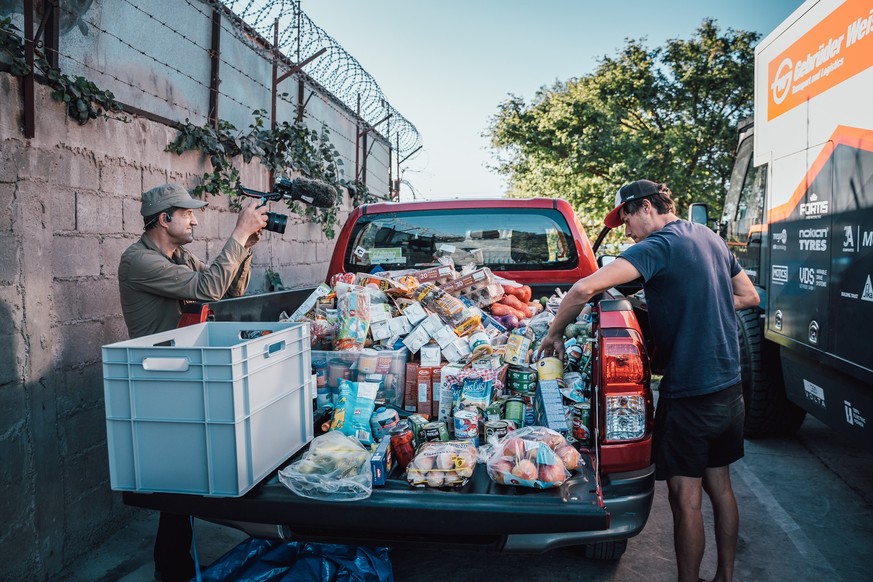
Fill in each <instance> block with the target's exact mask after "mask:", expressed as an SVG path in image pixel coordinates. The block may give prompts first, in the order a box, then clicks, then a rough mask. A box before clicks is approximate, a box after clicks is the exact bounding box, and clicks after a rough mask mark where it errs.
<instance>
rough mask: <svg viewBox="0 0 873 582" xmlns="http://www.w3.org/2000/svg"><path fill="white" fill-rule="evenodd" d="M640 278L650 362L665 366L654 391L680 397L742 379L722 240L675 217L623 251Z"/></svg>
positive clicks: (735, 268)
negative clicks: (648, 326) (652, 347)
mask: <svg viewBox="0 0 873 582" xmlns="http://www.w3.org/2000/svg"><path fill="white" fill-rule="evenodd" d="M621 257H622V258H623V259H626V260H628V261H629V262H630V263H631V264H632V265H633V266H634V267H636V269H637V270H638V271H639V272H640V274H641V275H642V276H643V281H644V283H643V288H644V289H645V293H646V303H647V304H648V313H649V323H650V324H651V329H652V336H653V338H654V342H655V357H656V358H657V360H659V361H660V362H662V363H663V371H664V378H663V380H662V381H661V384H660V387H659V389H658V390H659V394H660V395H661V396H662V397H665V398H682V397H687V396H699V395H702V394H710V393H713V392H718V391H719V390H723V389H725V388H728V387H730V386H733V385H734V384H736V383H737V382H739V381H740V348H739V339H738V336H737V320H736V313H735V311H734V295H733V282H732V281H731V279H732V278H733V277H735V276H736V275H738V274H739V272H740V270H741V269H740V266H739V264H738V263H737V261H736V259H735V258H734V256H733V254H732V253H731V252H730V251H729V250H728V248H727V245H726V244H725V242H724V240H722V239H721V238H720V237H719V236H718V235H717V234H715V233H714V232H712V231H711V230H709V229H708V228H706V227H705V226H702V225H700V224H694V223H691V222H688V221H685V220H675V221H673V222H670V223H668V224H667V225H666V226H664V228H662V229H661V230H659V231H657V232H654V233H652V234H650V235H649V236H648V237H646V238H645V239H643V240H642V241H640V242H638V243H637V244H635V245H633V246H632V247H630V248H629V249H627V250H626V251H625V252H623V253H622V254H621Z"/></svg>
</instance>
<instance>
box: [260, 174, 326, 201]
mask: <svg viewBox="0 0 873 582" xmlns="http://www.w3.org/2000/svg"><path fill="white" fill-rule="evenodd" d="M273 189H274V190H275V191H276V192H281V193H282V194H283V195H284V196H285V197H287V198H290V199H291V200H296V201H298V202H303V203H304V204H309V205H312V206H315V207H317V208H331V207H333V206H334V205H335V204H336V189H335V188H334V187H333V186H332V185H330V184H328V183H327V182H322V181H321V180H311V179H309V178H304V177H303V176H300V177H298V178H294V179H293V180H288V179H287V178H279V179H278V180H277V181H276V185H275V186H274V187H273Z"/></svg>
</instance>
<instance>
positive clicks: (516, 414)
mask: <svg viewBox="0 0 873 582" xmlns="http://www.w3.org/2000/svg"><path fill="white" fill-rule="evenodd" d="M524 413H525V404H524V399H522V398H519V397H517V396H513V397H512V398H510V399H508V400H507V401H506V405H505V406H504V409H503V418H504V419H505V420H511V421H512V422H514V423H515V426H517V427H519V428H520V427H522V426H524V417H525V414H524Z"/></svg>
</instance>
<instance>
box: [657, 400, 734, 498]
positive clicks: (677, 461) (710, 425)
mask: <svg viewBox="0 0 873 582" xmlns="http://www.w3.org/2000/svg"><path fill="white" fill-rule="evenodd" d="M744 420H745V407H744V405H743V387H742V384H741V383H737V384H735V385H734V386H731V387H730V388H725V389H724V390H720V391H718V392H715V393H713V394H704V395H703V396H691V397H688V398H661V399H659V400H658V410H657V412H656V413H655V431H654V441H653V450H652V453H653V458H654V461H655V479H659V480H662V481H663V480H665V479H669V478H670V477H677V476H683V477H703V472H704V470H705V469H707V468H709V467H724V466H727V465H730V464H731V463H733V462H734V461H737V460H739V459H741V458H742V457H743V452H744V451H743V422H744Z"/></svg>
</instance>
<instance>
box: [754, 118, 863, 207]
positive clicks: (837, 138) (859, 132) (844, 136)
mask: <svg viewBox="0 0 873 582" xmlns="http://www.w3.org/2000/svg"><path fill="white" fill-rule="evenodd" d="M829 143H832V144H833V147H832V148H829V147H823V148H822V150H821V152H819V154H818V156H817V157H816V158H815V161H814V162H813V163H812V165H811V166H810V167H809V170H808V171H807V172H806V176H804V178H803V181H801V183H800V184H798V185H797V188H795V190H794V194H792V195H791V199H790V200H789V201H788V202H786V203H785V204H782V205H780V206H776V207H775V208H773V209H772V210H770V212H769V213H768V215H767V223H768V224H773V223H774V222H779V221H781V220H785V219H786V218H788V217H789V216H790V215H791V212H792V211H793V210H794V208H795V207H797V205H798V204H799V203H800V201H801V200H802V199H803V196H804V195H805V194H806V191H807V189H808V188H809V185H810V184H812V182H813V180H815V178H816V176H818V173H819V172H820V171H821V169H822V168H823V167H824V165H825V164H826V163H827V162H828V160H829V159H830V157H831V155H832V154H833V152H834V150H835V149H836V148H837V146H838V145H844V146H849V147H853V148H855V149H859V150H867V151H870V152H873V130H869V129H860V128H857V127H848V126H845V125H838V126H837V128H836V129H835V130H834V133H833V135H831V138H830V140H829Z"/></svg>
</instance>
